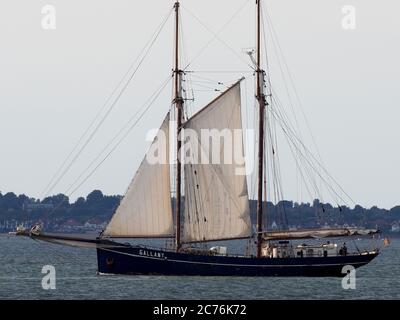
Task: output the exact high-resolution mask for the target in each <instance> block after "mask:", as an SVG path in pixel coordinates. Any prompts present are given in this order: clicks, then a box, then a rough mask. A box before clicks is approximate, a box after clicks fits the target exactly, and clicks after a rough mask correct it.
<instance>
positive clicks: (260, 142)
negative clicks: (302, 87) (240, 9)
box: [256, 0, 265, 258]
mask: <svg viewBox="0 0 400 320" xmlns="http://www.w3.org/2000/svg"><path fill="white" fill-rule="evenodd" d="M256 4H257V61H256V63H257V70H256V75H257V95H256V97H257V100H258V104H259V126H258V128H259V129H258V130H259V131H258V179H257V184H258V188H257V257H258V258H259V257H261V246H262V231H263V220H262V218H263V209H262V201H263V199H262V195H263V175H264V172H263V163H264V109H265V98H264V90H263V87H264V70H262V69H261V0H256Z"/></svg>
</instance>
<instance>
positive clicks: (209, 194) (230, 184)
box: [182, 83, 251, 242]
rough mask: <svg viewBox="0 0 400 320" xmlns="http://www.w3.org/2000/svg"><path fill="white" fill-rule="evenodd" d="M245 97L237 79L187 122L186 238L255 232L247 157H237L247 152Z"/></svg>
mask: <svg viewBox="0 0 400 320" xmlns="http://www.w3.org/2000/svg"><path fill="white" fill-rule="evenodd" d="M240 100H241V99H240V83H237V84H236V85H234V86H233V87H231V88H230V89H228V90H227V91H226V92H224V93H223V94H221V95H220V97H219V98H217V99H216V100H214V101H213V102H211V103H210V104H209V105H208V106H207V107H205V108H204V109H203V110H202V111H200V112H199V113H197V114H196V115H195V116H193V117H192V118H191V119H190V120H189V121H187V122H186V124H185V126H184V136H185V141H184V148H185V150H184V153H185V164H184V174H185V214H184V228H183V236H182V238H183V239H182V240H183V241H184V242H197V241H211V240H222V239H233V238H242V237H248V236H250V235H251V223H250V209H249V201H248V192H247V183H246V175H245V170H244V162H243V163H241V164H238V163H237V162H236V161H235V160H237V159H235V155H236V154H240V155H241V156H242V157H243V132H242V121H241V106H240ZM209 133H210V135H209V136H210V138H207V139H206V138H205V137H206V136H207V135H208V134H209ZM220 138H221V139H220ZM217 140H218V141H220V142H221V143H220V145H219V146H218V144H217V147H215V145H213V143H214V142H216V141H217ZM230 142H231V149H232V150H229V148H230V147H229V143H230ZM188 155H189V157H188ZM214 157H216V158H217V159H216V158H214ZM194 158H197V159H194ZM218 158H219V159H218ZM216 160H217V161H216Z"/></svg>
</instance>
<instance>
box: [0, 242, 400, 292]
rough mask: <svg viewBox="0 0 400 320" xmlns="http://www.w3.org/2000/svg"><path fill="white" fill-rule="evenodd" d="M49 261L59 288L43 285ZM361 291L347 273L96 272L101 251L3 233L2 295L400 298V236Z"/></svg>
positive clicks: (362, 276) (363, 274)
mask: <svg viewBox="0 0 400 320" xmlns="http://www.w3.org/2000/svg"><path fill="white" fill-rule="evenodd" d="M44 265H53V266H54V267H55V270H56V289H55V290H44V289H42V285H41V282H42V277H43V276H44V275H43V274H42V273H41V271H42V267H43V266H44ZM356 275H357V281H356V289H355V290H343V289H342V286H341V280H342V279H341V278H229V277H162V276H99V275H96V252H95V250H94V249H79V248H72V247H65V246H60V245H55V244H49V243H43V242H36V241H33V240H31V239H28V238H23V237H12V236H8V235H0V299H400V239H392V243H391V245H390V247H388V248H384V249H383V252H382V254H381V255H380V256H378V258H377V259H375V260H374V261H372V262H371V263H370V264H368V265H367V266H365V267H362V268H361V269H357V274H356Z"/></svg>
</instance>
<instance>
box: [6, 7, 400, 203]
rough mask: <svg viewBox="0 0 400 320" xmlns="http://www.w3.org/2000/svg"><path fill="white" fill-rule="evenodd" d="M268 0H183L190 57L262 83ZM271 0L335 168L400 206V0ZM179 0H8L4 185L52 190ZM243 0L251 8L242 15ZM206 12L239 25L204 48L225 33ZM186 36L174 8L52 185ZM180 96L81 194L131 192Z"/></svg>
mask: <svg viewBox="0 0 400 320" xmlns="http://www.w3.org/2000/svg"><path fill="white" fill-rule="evenodd" d="M254 2H255V1H253V0H248V1H246V0H229V1H228V0H226V1H225V0H218V1H215V0H202V1H198V0H197V1H195V0H183V1H182V4H183V9H182V18H183V27H184V35H183V38H184V47H185V57H184V60H185V61H187V62H188V61H192V59H193V58H196V59H195V60H194V61H193V64H192V65H191V66H190V68H189V69H190V70H193V71H203V72H204V71H213V70H235V71H238V72H237V73H217V74H211V73H210V74H207V73H198V75H201V76H203V77H207V78H212V79H215V80H216V81H225V82H226V83H229V82H232V81H234V80H235V79H238V78H239V77H240V76H241V75H245V76H246V77H247V80H246V82H245V84H246V88H247V89H248V92H251V89H252V85H253V79H252V74H251V72H249V68H248V66H247V65H246V62H248V61H247V60H248V58H247V57H246V55H245V54H244V53H243V49H244V48H248V47H254V23H255V17H254ZM265 2H266V4H267V8H268V12H269V15H270V17H271V20H272V22H273V26H274V28H275V31H276V33H277V35H278V39H279V43H280V45H281V48H282V51H283V53H284V55H285V58H286V62H287V64H288V66H289V69H290V73H291V75H292V76H293V79H294V82H295V86H296V89H297V91H298V93H299V96H300V99H301V102H302V105H303V109H304V112H305V114H306V115H307V119H308V122H309V124H310V127H311V129H312V133H313V135H314V136H315V140H316V142H317V144H318V147H319V151H320V153H321V156H322V158H323V161H324V163H325V165H326V167H327V168H328V170H329V171H330V173H331V174H332V175H333V176H334V177H335V178H336V179H337V180H338V181H339V182H340V184H341V185H342V186H343V188H344V189H345V190H346V191H347V192H348V193H349V194H350V195H351V196H352V198H353V199H354V200H355V201H356V202H357V203H360V204H361V205H364V206H372V205H378V206H380V207H385V208H390V207H392V206H394V205H397V204H400V199H399V198H400V197H399V194H400V192H399V187H398V185H399V183H400V170H399V164H400V150H399V139H400V129H399V125H398V122H399V118H400V110H399V102H398V101H400V84H399V83H400V82H399V75H400V64H399V57H400V20H399V19H398V12H399V10H400V4H399V3H398V1H395V0H381V1H377V0H353V1H341V0H329V1H320V0H302V1H295V0H268V1H265ZM45 5H53V6H54V8H55V9H56V29H55V30H46V29H43V27H42V19H43V17H44V15H43V14H42V13H41V11H42V8H43V6H45ZM172 5H173V1H167V0H162V1H161V0H154V1H136V0H114V1H105V0H85V1H77V0H69V1H61V0H53V1H39V0H2V1H1V3H0V88H1V91H0V136H1V140H0V150H1V154H0V190H1V191H2V192H3V193H5V192H8V191H13V192H16V193H26V194H28V195H30V196H33V197H41V196H42V195H43V191H44V189H45V187H46V185H47V184H48V183H49V182H50V179H51V178H52V176H53V174H54V173H55V172H56V171H57V169H58V167H59V166H60V165H61V163H62V162H63V160H64V159H65V158H66V156H67V155H68V153H69V152H70V151H71V149H72V148H73V147H74V145H75V144H76V142H77V141H78V139H79V137H80V136H81V135H82V133H83V132H84V131H85V129H86V128H87V127H88V125H89V124H90V122H91V121H92V120H93V118H94V116H95V115H96V113H97V112H98V111H99V110H100V109H101V107H102V105H103V104H104V102H105V101H106V100H107V98H108V96H109V95H110V93H111V92H112V91H113V89H114V87H115V86H116V84H117V83H118V82H119V81H120V79H121V77H122V76H123V75H124V73H125V72H126V71H127V70H128V68H129V66H130V64H131V63H132V61H133V60H134V59H135V57H136V56H137V55H138V54H139V52H140V50H141V49H142V48H143V46H144V45H145V43H146V42H147V41H148V39H149V37H150V36H151V34H152V33H153V32H154V30H155V29H156V27H157V26H158V25H159V24H160V23H161V21H162V20H163V18H164V17H165V16H166V14H167V13H168V12H169V10H170V8H171V7H172ZM345 5H352V6H354V8H355V9H356V26H355V29H349V30H348V29H344V28H343V25H342V19H343V17H344V14H343V12H342V8H343V6H345ZM240 8H241V10H239V9H240ZM238 10H239V11H238ZM235 12H239V13H238V14H236V15H235V16H234V18H233V19H232V20H230V19H231V17H232V16H233V15H234V14H235ZM192 14H194V15H195V16H196V17H197V18H198V19H199V20H200V21H202V22H203V23H204V24H205V25H206V26H207V27H208V28H209V29H211V30H214V31H215V32H217V31H219V30H220V29H221V28H222V27H223V26H225V28H224V29H223V30H222V31H221V32H220V34H219V37H220V38H221V39H223V42H224V43H222V42H221V41H219V40H215V41H213V42H211V43H210V44H209V45H208V47H207V48H206V50H204V51H201V49H202V48H203V47H204V45H205V44H207V43H208V42H209V41H210V40H212V39H213V38H214V36H213V34H212V33H211V32H209V31H208V30H207V29H205V28H204V26H202V25H201V24H200V23H199V21H198V20H197V19H195V18H194V17H193V15H192ZM228 21H230V22H229V24H227V25H226V23H227V22H228ZM267 39H268V35H267ZM172 41H173V21H172V20H171V19H170V20H169V21H168V22H167V24H166V26H165V28H164V29H163V31H162V33H161V34H160V37H159V40H158V41H157V42H156V43H155V45H154V48H153V50H152V51H151V53H150V54H149V56H148V57H147V58H146V60H145V61H144V63H143V65H142V67H141V69H140V70H139V71H138V73H137V74H136V76H135V78H134V79H133V81H132V83H131V84H130V86H129V87H128V88H127V90H126V92H125V94H124V95H123V96H122V97H121V99H120V101H119V103H118V104H117V106H116V107H115V108H114V109H113V111H112V113H111V114H110V116H109V117H108V118H107V120H106V121H105V122H104V124H103V125H102V127H101V128H100V130H99V132H98V133H97V134H96V136H95V137H94V139H93V141H91V143H90V144H89V145H88V148H86V149H85V151H84V153H82V155H81V156H80V157H79V158H78V159H77V161H76V163H75V164H74V166H72V167H71V170H69V171H68V174H66V175H65V177H64V178H63V179H62V180H61V181H60V183H59V184H58V185H57V186H56V187H55V188H54V190H53V192H52V193H57V192H63V193H64V192H65V191H66V190H67V189H68V187H69V185H70V184H71V183H72V182H73V181H74V180H75V179H76V177H77V176H79V174H80V172H81V171H82V170H83V169H84V168H85V167H86V166H87V165H88V163H90V162H91V161H92V160H93V158H94V157H95V156H96V155H97V154H98V152H99V151H100V150H101V149H102V147H104V145H105V144H106V143H107V142H108V141H109V140H110V138H112V137H113V136H114V134H115V133H116V132H118V130H119V129H120V128H121V127H122V126H123V125H124V123H125V121H126V120H127V119H128V118H129V117H130V116H132V115H133V114H134V113H135V112H136V111H137V110H138V109H139V107H140V106H141V105H142V104H143V103H144V102H145V101H146V99H147V98H148V97H149V96H150V95H151V94H152V92H154V91H155V90H156V89H157V88H158V87H159V86H160V84H161V83H162V82H163V81H164V80H165V79H166V78H167V77H168V75H169V74H170V72H171V68H172V62H173V61H172V47H173V42H172ZM270 44H271V43H269V45H270ZM269 49H270V48H269V46H268V50H269ZM232 50H233V51H235V54H234V53H233V52H232ZM199 52H200V53H201V54H200V55H198V53H199ZM274 62H275V59H274V57H273V51H272V49H271V60H270V63H271V70H270V72H271V78H272V81H273V85H274V87H275V88H276V90H277V91H278V93H282V94H284V93H285V90H284V88H285V87H284V84H283V81H282V79H281V77H280V71H279V68H278V65H276V64H274ZM195 74H196V73H195ZM197 88H198V89H201V88H202V87H197ZM213 96H215V93H212V92H205V91H200V90H198V92H196V93H195V98H196V101H195V107H197V108H198V107H200V106H201V105H202V104H204V103H205V102H206V101H207V100H208V99H211V98H212V97H213ZM251 99H252V94H251V93H249V94H245V97H244V100H249V101H250V100H251ZM284 99H285V98H284V97H282V100H284ZM284 101H285V100H284ZM170 103H171V87H170V86H169V87H167V89H166V90H165V91H164V92H163V93H162V94H161V96H160V97H159V99H158V100H157V102H156V104H155V105H154V106H153V107H152V108H151V109H150V110H149V112H148V113H146V115H145V116H144V118H143V119H142V121H141V122H140V124H139V125H138V126H137V127H135V129H134V130H133V131H132V132H131V134H130V135H129V136H128V137H127V138H126V139H125V140H124V142H123V143H122V144H121V145H120V146H119V148H118V149H117V150H116V151H115V152H114V153H113V154H112V156H111V157H110V158H109V159H108V160H107V161H106V162H105V163H104V164H103V165H102V166H101V167H100V168H99V169H98V170H97V171H96V173H95V175H94V176H93V177H91V178H90V179H89V180H88V181H87V182H86V183H85V184H84V185H83V186H82V187H81V188H80V189H79V190H77V192H76V193H75V194H74V195H73V196H72V198H76V197H77V196H80V195H86V194H87V193H88V192H89V191H91V190H93V189H95V188H98V189H101V190H103V192H104V193H107V194H122V193H123V192H124V191H125V189H126V187H127V185H128V183H129V181H130V180H131V178H132V176H133V174H134V172H135V170H136V169H137V167H138V165H139V163H140V161H141V160H142V157H143V155H144V152H145V150H146V147H147V145H148V143H147V142H146V141H145V134H146V132H147V131H148V130H149V129H152V128H155V127H157V126H158V125H159V124H160V123H161V121H162V118H163V116H164V115H165V113H166V112H167V110H168V108H169V106H170ZM288 110H289V109H288ZM299 114H301V113H299ZM304 130H307V128H306V127H305V128H304ZM306 142H310V141H306ZM282 164H285V161H283V163H282ZM282 170H284V168H282ZM284 186H285V187H286V188H287V193H285V197H286V198H288V199H294V200H297V199H295V198H296V196H297V195H298V191H296V190H295V189H296V182H295V177H293V176H290V175H288V176H286V179H285V181H284ZM305 200H309V199H305Z"/></svg>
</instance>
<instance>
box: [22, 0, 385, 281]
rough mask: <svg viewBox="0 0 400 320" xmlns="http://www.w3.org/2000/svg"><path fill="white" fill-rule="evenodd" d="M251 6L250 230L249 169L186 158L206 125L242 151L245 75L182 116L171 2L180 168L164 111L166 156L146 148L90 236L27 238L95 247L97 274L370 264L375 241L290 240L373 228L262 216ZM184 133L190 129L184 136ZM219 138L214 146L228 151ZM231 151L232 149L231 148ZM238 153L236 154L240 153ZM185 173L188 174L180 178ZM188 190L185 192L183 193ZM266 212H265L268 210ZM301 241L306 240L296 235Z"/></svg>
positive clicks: (284, 270)
mask: <svg viewBox="0 0 400 320" xmlns="http://www.w3.org/2000/svg"><path fill="white" fill-rule="evenodd" d="M256 7H257V37H256V39H257V44H256V57H255V61H254V62H255V68H254V71H255V76H256V93H255V96H256V99H257V101H258V113H259V114H258V121H259V123H258V132H257V135H258V150H257V159H256V167H257V176H258V183H257V212H256V213H257V223H256V228H255V230H254V229H253V227H252V223H251V219H250V206H249V194H248V190H247V189H248V187H247V181H246V175H244V174H238V173H237V167H236V166H235V164H233V163H229V162H226V161H220V162H213V161H205V162H201V161H200V162H199V161H197V162H196V161H190V162H184V161H183V160H182V153H183V152H182V146H183V144H184V145H185V146H187V145H189V146H190V148H189V149H186V148H183V149H185V151H184V152H186V153H189V154H190V155H191V156H194V155H198V154H201V155H204V154H206V155H205V158H206V160H210V159H211V157H212V155H211V152H210V150H209V149H210V148H209V146H207V145H205V144H207V143H204V141H203V140H202V139H199V137H201V134H202V130H208V131H210V130H211V131H213V130H214V131H216V132H221V131H223V130H225V131H226V130H227V131H228V132H231V133H232V135H231V137H232V136H235V138H236V140H235V143H234V145H233V148H236V149H238V150H239V151H238V152H239V153H241V152H243V144H244V141H243V136H242V134H236V135H235V134H234V133H235V132H241V130H242V115H241V89H240V86H241V80H239V81H237V82H236V83H235V84H233V85H232V86H230V87H229V88H228V89H227V90H226V91H224V92H222V93H221V94H220V95H219V96H218V97H217V98H215V99H214V100H213V101H211V102H210V103H209V104H208V105H206V106H205V107H204V108H203V109H201V110H200V111H199V112H197V113H196V114H194V115H193V116H192V117H190V118H189V119H184V117H183V110H184V104H185V101H184V99H183V97H182V83H181V82H182V74H183V71H182V70H181V68H180V64H179V62H180V61H179V52H178V50H179V38H180V34H179V32H180V30H179V28H180V27H179V26H180V21H179V16H180V15H179V10H180V3H179V1H176V3H175V5H174V9H175V66H174V70H173V73H174V74H173V76H174V96H175V97H174V101H173V104H174V108H175V114H176V130H177V132H175V133H174V134H176V145H175V147H176V157H177V159H176V170H175V171H176V173H175V176H174V177H173V179H171V170H170V167H171V166H170V160H171V159H170V155H169V154H170V144H169V141H170V139H169V137H170V136H172V133H171V132H170V131H171V130H170V125H169V124H170V112H168V113H167V115H166V116H165V119H164V121H163V123H162V124H161V127H160V129H159V134H157V136H156V138H155V139H154V141H153V143H152V145H151V146H150V149H149V152H154V150H157V154H158V155H160V154H162V155H164V160H165V161H162V162H159V163H150V162H149V161H148V157H147V156H146V157H145V159H144V160H143V162H142V163H141V165H140V167H139V169H138V170H137V172H136V175H135V176H134V178H133V180H132V182H131V183H130V185H129V188H128V190H127V192H126V194H125V196H124V197H123V199H122V200H121V203H120V205H119V207H118V208H117V210H116V212H115V214H114V215H113V217H112V218H111V221H110V222H109V223H108V225H107V227H106V229H105V230H104V231H103V232H102V233H101V234H100V235H99V237H98V238H96V239H93V240H87V239H80V238H73V237H68V236H59V235H58V236H56V235H47V234H44V233H43V232H41V230H40V229H38V228H36V229H33V230H31V232H29V236H31V237H32V238H35V239H39V240H45V241H50V242H55V243H63V244H71V245H83V246H93V247H95V248H96V250H97V259H98V272H99V273H101V274H127V275H128V274H130V275H139V274H142V275H143V274H144V275H155V274H157V275H193V276H340V275H342V271H343V267H344V266H347V265H350V266H353V267H355V268H357V267H361V266H363V265H365V264H367V263H369V262H370V261H371V260H372V259H374V258H375V257H376V256H377V255H378V254H379V249H373V250H371V251H364V252H350V251H348V250H347V249H346V248H341V249H340V250H339V248H338V246H337V244H335V243H330V242H329V241H327V242H325V243H324V244H320V245H307V244H305V243H303V242H301V244H298V245H296V244H294V243H292V241H293V240H297V239H318V238H327V237H351V236H362V235H372V234H374V233H376V232H377V230H367V229H356V228H336V229H309V230H296V231H289V230H281V231H268V230H265V229H264V225H265V224H264V223H263V216H264V213H265V212H263V200H264V201H265V200H266V199H263V194H264V192H263V187H264V183H263V179H264V178H263V177H264V172H263V167H264V162H265V161H264V160H265V159H264V157H265V150H264V147H265V143H264V140H265V125H266V124H265V121H264V120H265V109H266V108H267V107H268V103H267V99H266V95H265V91H264V83H265V81H264V77H265V71H264V70H263V69H262V66H261V57H260V52H261V31H260V28H261V22H260V19H261V0H257V1H256ZM187 132H190V133H191V135H190V136H188V134H187ZM225 147H226V145H225V144H220V146H219V148H220V149H217V150H215V149H214V150H213V153H214V154H215V153H219V154H220V155H222V154H223V153H224V150H223V148H225ZM236 151H237V150H236ZM236 151H235V152H236ZM171 180H175V189H176V190H175V192H176V196H175V198H174V199H173V200H174V201H175V205H174V208H173V205H172V201H171ZM183 181H184V182H183ZM183 194H184V196H183ZM266 214H268V212H266ZM118 238H132V239H133V238H171V239H174V240H175V241H174V245H173V247H171V246H170V247H169V248H154V247H150V246H144V245H136V244H129V243H120V242H116V241H114V240H111V239H118ZM234 239H253V240H254V241H253V244H255V248H253V251H250V252H247V254H244V255H241V256H238V255H230V254H229V252H227V248H226V247H224V246H213V247H211V248H207V247H205V246H203V247H199V246H194V245H193V244H199V243H210V242H215V241H221V240H234ZM302 241H303V240H302Z"/></svg>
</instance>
